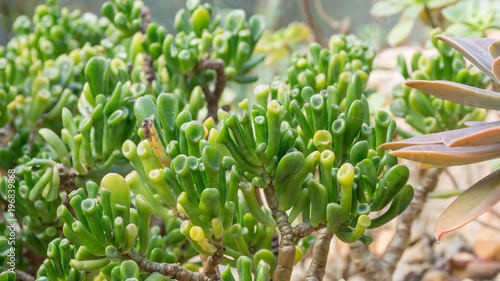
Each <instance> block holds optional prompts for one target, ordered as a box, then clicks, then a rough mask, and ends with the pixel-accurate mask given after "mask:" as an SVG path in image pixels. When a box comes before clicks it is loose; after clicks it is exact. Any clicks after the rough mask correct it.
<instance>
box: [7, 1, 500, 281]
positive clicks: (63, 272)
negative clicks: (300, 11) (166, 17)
mask: <svg viewBox="0 0 500 281" xmlns="http://www.w3.org/2000/svg"><path fill="white" fill-rule="evenodd" d="M102 13H103V15H104V17H102V18H98V17H96V16H92V15H89V14H84V15H80V14H79V13H69V12H68V11H67V10H66V9H65V8H60V7H59V5H58V3H57V2H56V1H52V0H49V1H48V2H47V3H46V4H45V5H41V6H39V8H37V10H36V12H35V16H34V17H33V19H32V20H30V19H28V18H26V17H22V18H21V19H19V20H18V21H16V24H15V32H16V37H14V39H12V41H11V42H10V43H9V44H8V45H7V48H5V50H3V52H0V55H1V58H0V82H1V85H0V86H1V87H0V98H1V99H0V107H1V109H2V111H1V113H0V117H1V119H0V120H1V122H2V123H3V124H1V125H2V127H3V129H4V130H7V131H10V132H11V135H10V136H8V141H7V144H8V145H6V146H5V147H2V148H1V150H0V155H1V156H4V155H5V156H6V158H3V157H2V162H1V165H2V167H3V168H5V169H14V171H15V178H16V179H15V181H14V182H13V183H11V181H10V179H9V178H8V177H3V178H2V180H1V181H0V197H1V200H0V202H1V203H0V206H1V207H2V208H3V209H7V208H8V205H9V202H10V199H11V197H9V196H11V195H10V194H11V193H10V190H11V188H10V185H13V186H14V187H15V198H16V212H15V216H14V217H12V216H10V215H9V214H6V215H4V217H3V218H4V219H5V220H15V221H17V222H18V225H19V229H16V230H15V231H17V232H18V233H20V236H19V237H18V238H17V240H16V241H17V242H16V245H15V252H16V255H15V257H16V259H17V260H16V270H17V271H16V273H15V274H16V275H17V277H20V276H24V275H26V272H30V273H31V274H33V275H35V274H36V276H35V278H36V279H37V280H84V279H85V278H94V279H96V280H148V281H152V280H172V279H173V280H235V279H236V278H238V279H239V280H259V281H261V280H263V281H264V280H271V279H272V280H275V281H280V280H290V278H291V274H292V271H293V266H294V265H295V263H296V262H298V261H300V260H301V258H302V255H303V254H304V253H305V251H307V250H308V249H309V248H312V259H313V263H312V265H311V266H310V268H309V271H308V276H309V278H312V279H311V280H321V279H322V278H323V275H324V270H325V266H326V259H325V258H324V257H325V256H326V255H327V254H328V249H329V247H328V245H329V243H330V241H331V239H333V237H336V238H338V239H340V240H341V241H344V242H346V243H354V242H357V241H360V242H361V243H364V244H370V243H371V241H372V238H371V236H370V233H369V231H368V230H369V229H373V228H377V227H380V226H382V225H384V224H386V223H388V222H389V221H391V220H393V219H394V218H395V217H397V216H398V215H400V214H401V213H402V212H403V211H404V210H405V209H406V208H407V207H408V205H409V204H410V202H411V200H412V199H413V188H412V187H411V186H410V185H408V184H407V181H408V178H409V170H408V168H407V167H406V166H404V165H399V164H398V163H397V158H395V157H394V156H393V155H391V154H389V153H388V152H387V151H384V150H378V147H380V146H381V145H382V148H387V147H389V146H390V145H385V146H384V144H385V143H387V142H392V140H393V136H394V133H395V131H396V122H395V121H394V120H393V119H392V118H391V117H390V115H389V114H388V113H387V112H384V111H379V112H375V113H373V112H372V114H370V110H369V107H368V103H367V100H366V96H367V95H368V94H369V90H366V83H367V80H368V75H369V74H370V72H371V69H372V61H373V58H374V56H375V53H374V51H373V49H371V48H369V47H368V46H367V45H366V44H365V43H363V42H362V41H360V40H359V39H357V38H355V37H354V36H333V37H332V38H331V39H330V41H329V46H328V48H321V46H320V45H318V44H316V43H312V44H310V46H309V53H308V54H307V55H299V54H297V53H296V54H294V55H293V56H292V60H291V66H290V67H289V69H288V72H287V74H286V77H284V79H281V80H280V79H276V80H275V81H274V82H273V83H271V85H259V86H257V87H255V90H254V95H253V96H252V97H249V98H248V99H244V100H243V101H241V102H240V103H238V105H237V107H238V108H236V107H234V109H233V110H229V111H227V110H225V109H223V108H221V107H220V106H221V104H219V100H220V97H221V95H222V93H223V91H224V89H225V86H226V81H234V82H238V83H246V82H252V81H255V80H256V78H255V77H253V76H251V75H250V71H251V70H252V69H253V68H254V67H255V65H256V64H258V63H259V62H260V61H262V60H263V59H264V58H265V55H264V54H258V55H253V53H254V50H255V46H256V45H257V42H258V40H259V39H260V37H261V36H262V34H263V31H264V23H263V20H262V18H261V17H260V16H252V17H250V18H249V19H248V20H247V18H246V15H245V13H244V12H243V11H241V10H233V11H230V12H229V13H228V14H227V15H226V16H225V17H221V16H220V15H215V14H214V12H213V7H212V6H210V5H208V4H201V3H200V2H199V1H196V0H190V1H187V2H186V9H182V10H180V11H179V12H178V13H177V15H176V17H175V22H174V27H175V29H176V31H177V34H176V35H175V36H174V35H173V34H170V33H168V31H167V30H166V28H165V27H163V26H161V25H159V24H157V23H155V22H151V18H150V16H149V13H148V9H147V7H146V6H145V5H144V3H143V2H141V1H132V0H113V1H109V2H106V3H105V4H104V5H103V6H102ZM49 23H50V24H49ZM61 29H63V30H68V32H64V33H63V34H62V35H61V34H60V30H61ZM53 40H55V41H53ZM45 41H47V42H45ZM43 42H45V43H43ZM49 42H50V43H51V44H52V45H50V43H49ZM58 42H59V43H58ZM481 42H483V41H481ZM47 46H48V47H47ZM50 46H52V47H53V49H51V47H50ZM495 46H496V47H498V45H495ZM496 47H493V51H492V52H497V50H496V49H495V48H496ZM438 48H440V52H441V54H440V56H439V57H438V58H429V59H425V58H424V57H419V58H416V59H415V60H416V61H417V63H416V64H415V65H417V66H418V70H417V68H416V67H413V68H412V70H411V72H412V74H411V75H412V77H413V76H414V77H421V76H425V75H427V76H425V77H429V79H439V78H441V77H442V76H439V75H440V74H436V73H438V72H439V73H442V72H443V73H447V72H445V70H446V69H448V68H450V67H451V68H452V70H450V72H449V74H450V75H454V76H455V77H457V78H456V79H457V81H458V82H465V80H467V83H469V84H470V85H474V86H479V87H484V84H485V83H486V80H484V79H483V78H482V77H480V76H479V74H475V73H474V72H473V70H472V69H469V68H468V67H466V66H465V64H464V62H463V60H460V59H459V58H458V57H457V56H456V55H454V54H453V53H451V51H450V50H449V49H446V48H445V47H443V46H441V45H438ZM450 53H451V54H450ZM493 65H495V64H493ZM426 66H427V67H426ZM2 67H3V68H2ZM425 67H426V68H425ZM402 69H403V68H402ZM405 69H406V68H405ZM441 70H442V71H441ZM495 71H496V70H495ZM403 73H405V72H404V71H403ZM419 73H420V74H419ZM492 73H496V72H492ZM433 75H434V76H433ZM464 77H465V78H464ZM492 79H498V78H492ZM495 81H496V80H495ZM404 92H408V97H411V96H412V95H414V94H411V91H409V90H404ZM481 93H483V92H481ZM420 96H422V95H420ZM404 97H405V98H406V96H404ZM401 98H403V96H402V97H401ZM412 100H413V98H408V99H407V100H404V102H408V103H409V106H412ZM423 100H424V101H429V102H430V103H431V106H434V103H438V102H434V100H433V101H431V99H430V98H429V97H428V96H424V99H423ZM435 100H437V99H435ZM419 101H420V100H419ZM441 104H445V102H441ZM425 105H426V106H427V105H428V104H425ZM479 105H482V104H479ZM417 107H418V109H421V108H422V106H421V105H418V106H417ZM448 107H450V106H444V107H443V108H445V109H446V110H448V109H449V108H448ZM432 108H433V109H434V108H435V107H432ZM454 108H457V107H454ZM427 109H430V108H427ZM462 110H463V112H462ZM467 110H469V109H468V108H466V107H462V109H460V110H458V111H457V112H460V113H457V114H462V113H463V115H459V116H460V118H461V119H463V118H465V116H466V115H467V114H469V115H471V114H473V112H475V111H473V110H472V109H470V111H467ZM474 110H475V109H474ZM471 112H472V113H471ZM467 116H468V115H467ZM425 117H429V116H428V115H425ZM429 120H430V119H429ZM435 122H441V120H436V121H435ZM481 126H482V125H481ZM22 127H26V128H24V129H23V128H22ZM473 128H476V127H473ZM477 128H480V127H477ZM433 130H437V129H433ZM430 131H432V130H430ZM425 132H427V131H425ZM391 153H392V154H394V153H395V152H391ZM0 233H1V234H2V236H0V249H1V250H2V251H0V262H3V263H2V266H3V267H1V271H2V272H1V273H0V280H12V279H13V278H16V277H15V276H14V275H13V274H12V273H11V272H10V271H9V270H7V269H8V268H10V267H11V266H9V264H8V256H7V255H8V254H9V253H11V248H10V244H9V240H8V238H9V236H10V233H11V232H9V229H7V227H6V225H5V224H0ZM313 233H316V234H315V235H314V234H313ZM8 245H9V246H8ZM28 253H29V255H28ZM33 256H35V257H37V259H33ZM219 265H225V266H226V267H225V268H220V267H219ZM231 268H236V269H237V275H238V276H233V273H232V271H231ZM221 269H223V270H221ZM2 278H3V279H2Z"/></svg>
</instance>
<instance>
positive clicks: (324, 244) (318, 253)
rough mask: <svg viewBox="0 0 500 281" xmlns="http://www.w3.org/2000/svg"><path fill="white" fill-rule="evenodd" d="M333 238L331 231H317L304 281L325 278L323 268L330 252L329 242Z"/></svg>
mask: <svg viewBox="0 0 500 281" xmlns="http://www.w3.org/2000/svg"><path fill="white" fill-rule="evenodd" d="M332 238H333V231H330V230H328V229H326V228H323V229H321V230H320V231H318V234H317V235H316V241H315V242H314V246H313V250H312V260H311V265H309V269H308V270H307V275H306V281H321V280H323V277H324V276H325V267H326V263H327V261H328V252H329V251H330V242H331V241H332Z"/></svg>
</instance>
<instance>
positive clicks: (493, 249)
mask: <svg viewBox="0 0 500 281" xmlns="http://www.w3.org/2000/svg"><path fill="white" fill-rule="evenodd" d="M474 254H475V255H476V256H477V257H479V258H484V259H486V258H493V259H495V260H500V235H498V232H496V231H494V230H490V229H487V228H483V229H482V230H481V231H480V232H479V233H478V236H477V238H476V242H475V243H474Z"/></svg>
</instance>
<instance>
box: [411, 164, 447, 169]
mask: <svg viewBox="0 0 500 281" xmlns="http://www.w3.org/2000/svg"><path fill="white" fill-rule="evenodd" d="M444 167H449V166H438V165H431V164H425V163H418V168H419V169H432V168H444Z"/></svg>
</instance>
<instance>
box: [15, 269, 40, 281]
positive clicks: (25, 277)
mask: <svg viewBox="0 0 500 281" xmlns="http://www.w3.org/2000/svg"><path fill="white" fill-rule="evenodd" d="M14 273H16V280H22V281H35V277H33V276H31V275H30V274H28V273H26V272H24V271H21V270H18V269H14Z"/></svg>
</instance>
